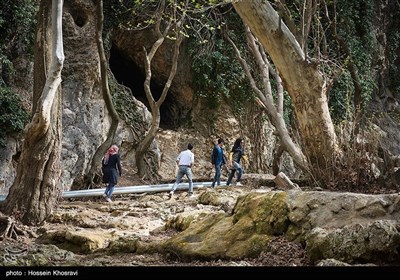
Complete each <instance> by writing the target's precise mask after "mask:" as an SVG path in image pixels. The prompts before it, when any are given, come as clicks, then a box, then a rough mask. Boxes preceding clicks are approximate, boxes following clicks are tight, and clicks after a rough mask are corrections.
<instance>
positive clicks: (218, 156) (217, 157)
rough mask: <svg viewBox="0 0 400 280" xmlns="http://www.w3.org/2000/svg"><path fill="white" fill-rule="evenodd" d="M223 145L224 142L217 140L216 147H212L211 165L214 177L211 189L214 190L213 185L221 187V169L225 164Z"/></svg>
mask: <svg viewBox="0 0 400 280" xmlns="http://www.w3.org/2000/svg"><path fill="white" fill-rule="evenodd" d="M223 145H224V140H223V139H221V138H219V139H218V141H217V145H215V146H214V149H213V152H212V156H211V163H212V164H213V166H214V168H215V175H214V180H213V182H212V184H211V188H214V187H215V184H217V186H220V185H221V167H222V165H224V164H225V157H224V148H222V146H223Z"/></svg>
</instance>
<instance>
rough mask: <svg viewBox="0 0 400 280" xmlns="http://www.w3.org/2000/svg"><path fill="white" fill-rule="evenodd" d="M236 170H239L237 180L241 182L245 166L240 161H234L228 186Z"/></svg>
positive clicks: (227, 182)
mask: <svg viewBox="0 0 400 280" xmlns="http://www.w3.org/2000/svg"><path fill="white" fill-rule="evenodd" d="M236 171H237V172H238V174H237V179H236V182H237V183H238V182H240V178H242V174H243V168H242V166H241V165H240V164H239V163H237V162H236V161H234V162H233V167H232V169H231V173H229V177H228V181H226V185H227V186H229V185H230V184H231V182H232V178H233V175H235V172H236Z"/></svg>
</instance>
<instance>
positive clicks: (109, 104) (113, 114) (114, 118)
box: [85, 0, 119, 187]
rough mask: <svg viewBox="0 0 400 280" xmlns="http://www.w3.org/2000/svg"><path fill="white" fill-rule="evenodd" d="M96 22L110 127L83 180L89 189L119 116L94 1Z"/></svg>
mask: <svg viewBox="0 0 400 280" xmlns="http://www.w3.org/2000/svg"><path fill="white" fill-rule="evenodd" d="M96 20H97V24H96V29H97V31H96V43H97V50H98V52H99V57H100V75H101V90H102V92H103V98H104V102H105V104H106V107H107V110H108V112H109V114H110V117H111V126H110V130H109V131H108V134H107V139H106V140H105V141H104V142H103V143H102V144H101V145H100V147H99V148H98V149H97V150H96V152H95V154H94V155H93V158H92V163H91V166H90V170H89V172H88V174H87V175H86V179H85V181H86V185H88V186H89V187H90V186H92V185H93V178H94V176H95V174H96V170H98V166H99V165H100V162H101V158H102V156H103V155H104V153H105V152H106V150H107V148H108V147H110V146H111V145H112V143H113V141H114V137H115V132H116V131H117V128H118V123H119V116H118V113H117V111H116V110H115V107H114V104H113V102H112V98H111V94H110V89H109V86H108V77H107V69H108V63H107V59H106V55H105V52H104V46H103V37H102V31H103V22H104V14H103V1H102V0H101V1H96Z"/></svg>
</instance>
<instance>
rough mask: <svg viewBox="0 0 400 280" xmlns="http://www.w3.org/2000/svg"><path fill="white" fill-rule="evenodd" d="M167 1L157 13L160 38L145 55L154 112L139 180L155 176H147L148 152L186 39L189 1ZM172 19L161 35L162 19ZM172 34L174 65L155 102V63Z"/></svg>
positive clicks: (139, 152)
mask: <svg viewBox="0 0 400 280" xmlns="http://www.w3.org/2000/svg"><path fill="white" fill-rule="evenodd" d="M166 4H167V3H166V1H161V2H160V6H159V8H158V10H157V13H156V22H155V25H154V31H155V34H156V36H157V39H156V41H155V42H154V44H153V45H152V47H151V49H150V51H149V52H147V50H146V49H145V48H143V51H144V52H145V62H144V63H145V72H146V79H145V82H144V90H145V93H146V98H147V101H148V102H149V106H150V111H151V116H152V119H151V125H150V127H149V129H148V130H147V131H146V133H145V135H144V138H143V139H142V141H141V142H140V143H139V145H138V147H137V148H136V154H135V160H136V166H137V169H138V175H139V177H141V178H143V177H147V178H152V177H153V176H152V175H153V174H149V173H147V174H146V171H150V170H151V168H146V156H145V154H146V152H147V151H148V149H149V147H150V144H151V143H152V142H153V140H154V138H155V137H156V135H157V131H158V129H159V127H160V107H161V105H162V104H163V102H164V100H165V98H166V97H167V94H168V90H169V88H170V87H171V84H172V81H173V79H174V77H175V74H176V70H177V65H178V58H179V49H180V45H181V43H182V39H183V32H182V30H183V24H184V20H185V17H186V8H187V5H188V1H186V3H184V6H182V7H181V6H178V5H179V4H178V2H176V1H172V2H171V3H169V4H168V6H166ZM166 8H170V10H169V12H167V10H166ZM166 15H168V17H167V18H168V21H167V22H166V23H164V26H163V29H164V30H163V31H162V32H161V28H162V24H163V22H162V19H163V18H164V17H165V16H166ZM170 30H172V31H173V36H174V37H173V39H174V54H173V57H172V61H171V69H170V72H169V76H168V79H167V81H166V83H165V85H164V88H163V90H162V93H161V96H160V98H159V99H158V100H157V101H155V100H154V97H153V94H152V92H151V88H150V84H151V76H152V72H151V62H152V59H153V58H154V55H155V54H156V52H157V50H158V49H159V47H160V46H161V45H162V44H163V43H164V41H165V39H166V38H167V36H170Z"/></svg>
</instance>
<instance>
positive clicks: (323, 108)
mask: <svg viewBox="0 0 400 280" xmlns="http://www.w3.org/2000/svg"><path fill="white" fill-rule="evenodd" d="M233 5H234V7H235V10H236V11H237V13H238V14H239V15H240V17H241V18H242V20H243V21H244V22H245V23H246V24H247V25H248V26H249V28H250V30H251V31H252V33H253V34H254V35H255V36H256V37H257V38H258V39H259V41H260V42H261V44H262V45H263V47H264V48H265V50H266V51H267V52H268V54H269V55H270V56H271V58H272V61H273V63H274V64H275V66H276V67H277V69H278V70H279V73H280V74H281V77H282V80H283V82H284V84H285V86H286V88H287V90H288V92H289V94H290V97H291V100H292V102H293V106H294V112H295V114H296V119H297V121H298V124H299V130H300V133H301V140H302V144H303V145H302V146H303V148H304V153H305V155H306V156H307V158H308V159H309V162H310V163H311V165H312V166H313V167H315V168H322V169H325V168H328V167H329V166H330V163H331V160H332V158H333V157H334V156H335V155H337V154H338V153H339V149H338V146H337V140H336V135H335V131H334V127H333V123H332V120H331V117H330V114H329V108H328V102H327V95H326V94H327V92H326V91H327V82H326V80H325V79H324V77H323V76H322V74H321V73H320V72H319V70H318V68H317V65H316V64H315V63H313V62H311V61H310V60H309V59H307V58H306V57H305V54H304V52H303V50H302V49H301V47H300V45H299V43H298V42H297V41H296V39H295V37H294V36H293V34H292V33H291V32H290V31H289V29H288V28H287V27H286V25H285V24H283V23H282V22H280V18H279V16H278V14H277V13H276V11H275V10H274V9H273V8H272V6H271V4H270V3H269V2H268V1H262V0H253V1H238V2H234V3H233Z"/></svg>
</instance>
